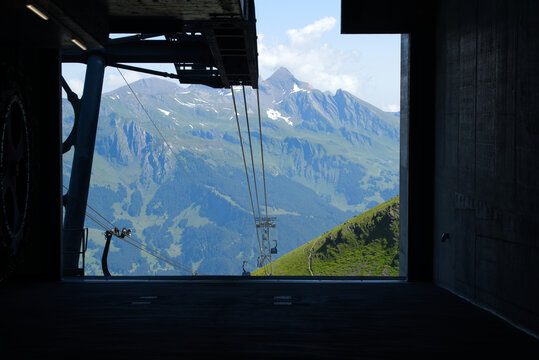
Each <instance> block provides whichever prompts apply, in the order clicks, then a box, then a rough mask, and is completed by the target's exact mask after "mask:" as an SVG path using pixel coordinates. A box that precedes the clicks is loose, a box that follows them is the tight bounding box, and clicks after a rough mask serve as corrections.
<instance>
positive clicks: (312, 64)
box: [63, 0, 400, 111]
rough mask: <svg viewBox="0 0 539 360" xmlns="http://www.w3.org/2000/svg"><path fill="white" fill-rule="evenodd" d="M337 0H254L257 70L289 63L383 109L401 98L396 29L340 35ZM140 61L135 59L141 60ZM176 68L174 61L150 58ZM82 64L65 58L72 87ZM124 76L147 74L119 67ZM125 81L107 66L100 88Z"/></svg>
mask: <svg viewBox="0 0 539 360" xmlns="http://www.w3.org/2000/svg"><path fill="white" fill-rule="evenodd" d="M340 3H341V2H340V0H286V1H285V0H255V7H256V16H257V34H258V52H259V71H260V76H261V77H262V78H263V79H265V78H267V77H268V76H270V75H271V74H272V73H273V71H275V70H276V69H277V68H279V67H281V66H284V67H286V68H288V69H289V70H290V71H291V72H292V73H293V74H294V75H295V76H296V78H298V80H301V81H305V82H308V83H310V84H311V86H313V87H314V88H318V89H320V90H323V91H331V92H335V91H336V90H337V89H343V90H346V91H349V92H351V93H352V94H354V95H356V96H357V97H359V98H361V99H362V100H365V101H367V102H369V103H372V104H373V105H375V106H377V107H379V108H381V109H382V110H385V111H398V110H399V102H400V100H399V99H400V35H341V34H340ZM140 65H141V64H139V66H140ZM144 66H146V67H149V68H155V69H160V70H163V71H167V72H172V73H173V72H174V67H173V65H172V64H160V65H156V64H152V65H150V64H148V65H144ZM84 68H85V66H84V65H79V64H64V65H63V74H64V77H65V78H66V79H67V81H68V83H69V84H70V85H71V87H72V88H73V90H74V91H75V92H77V93H79V95H80V92H81V90H82V84H83V79H84ZM122 73H123V74H124V75H125V76H126V78H127V79H128V81H130V82H131V81H136V80H138V79H140V78H142V77H147V75H145V74H140V73H135V72H131V71H125V70H123V71H122ZM123 85H125V84H124V82H123V80H122V79H121V77H120V75H119V74H118V72H117V70H116V69H114V68H107V70H106V72H105V81H104V89H103V91H104V92H108V91H111V90H114V89H115V88H117V87H120V86H123Z"/></svg>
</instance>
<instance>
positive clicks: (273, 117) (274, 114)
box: [266, 109, 294, 126]
mask: <svg viewBox="0 0 539 360" xmlns="http://www.w3.org/2000/svg"><path fill="white" fill-rule="evenodd" d="M266 114H267V115H268V117H269V118H270V119H271V120H278V119H283V120H284V121H285V122H286V123H287V124H288V125H290V126H294V123H293V122H292V121H290V116H289V117H286V116H282V115H281V113H280V112H279V111H277V110H273V109H267V110H266Z"/></svg>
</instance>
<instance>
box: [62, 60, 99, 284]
mask: <svg viewBox="0 0 539 360" xmlns="http://www.w3.org/2000/svg"><path fill="white" fill-rule="evenodd" d="M104 72H105V59H104V57H103V56H102V55H101V54H100V53H92V54H91V55H90V56H89V57H88V63H87V67H86V76H85V79H84V91H83V96H82V99H81V104H80V118H79V124H78V127H77V137H76V139H77V141H76V144H75V153H74V154H73V166H72V170H71V178H70V179H69V190H68V197H67V198H68V201H67V204H66V207H65V218H64V231H63V232H64V234H63V252H64V258H63V270H64V271H63V272H64V275H70V274H69V270H68V269H74V268H76V267H77V266H78V263H79V252H78V251H79V249H80V247H81V239H82V236H81V232H82V229H83V227H84V217H85V214H86V203H87V201H88V190H89V187H90V175H91V171H92V161H93V157H94V146H95V137H96V132H97V119H98V117H99V105H100V103H101V90H102V88H103V75H104Z"/></svg>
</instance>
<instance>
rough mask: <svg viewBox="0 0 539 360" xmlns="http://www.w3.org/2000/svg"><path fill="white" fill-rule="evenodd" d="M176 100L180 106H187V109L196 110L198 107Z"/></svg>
mask: <svg viewBox="0 0 539 360" xmlns="http://www.w3.org/2000/svg"><path fill="white" fill-rule="evenodd" d="M174 100H176V101H177V102H178V103H179V104H180V105H183V106H187V107H190V108H194V107H196V106H197V104H193V103H184V102H181V101H180V100H178V99H176V98H174Z"/></svg>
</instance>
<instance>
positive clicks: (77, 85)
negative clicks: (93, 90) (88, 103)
mask: <svg viewBox="0 0 539 360" xmlns="http://www.w3.org/2000/svg"><path fill="white" fill-rule="evenodd" d="M66 82H67V85H69V87H70V88H71V91H73V92H74V93H75V94H77V95H78V96H79V99H80V97H81V96H82V90H83V89H84V83H83V82H82V81H81V80H80V79H78V78H69V79H66ZM62 96H63V97H65V98H67V94H66V92H65V91H64V89H62Z"/></svg>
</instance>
